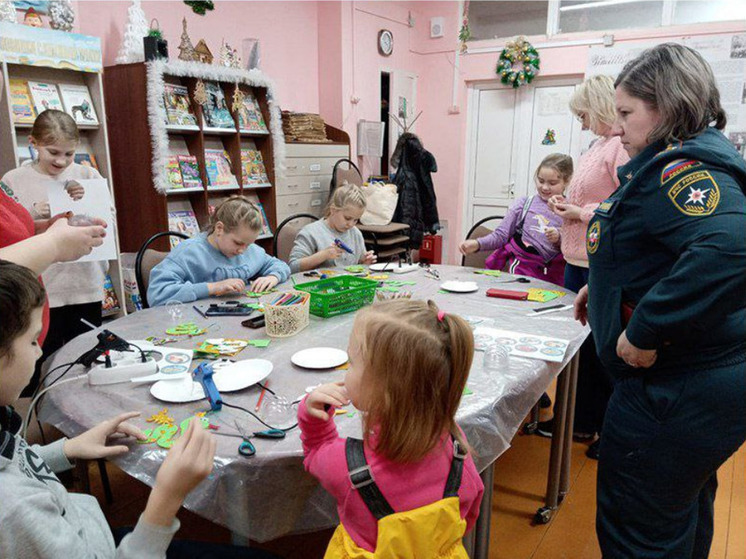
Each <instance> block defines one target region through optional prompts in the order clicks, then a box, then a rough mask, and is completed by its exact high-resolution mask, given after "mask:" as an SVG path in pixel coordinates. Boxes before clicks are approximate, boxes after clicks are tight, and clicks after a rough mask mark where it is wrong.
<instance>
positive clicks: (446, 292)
mask: <svg viewBox="0 0 746 559" xmlns="http://www.w3.org/2000/svg"><path fill="white" fill-rule="evenodd" d="M438 293H442V294H443V295H448V291H444V290H442V289H439V290H438Z"/></svg>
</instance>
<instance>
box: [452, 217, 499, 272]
mask: <svg viewBox="0 0 746 559" xmlns="http://www.w3.org/2000/svg"><path fill="white" fill-rule="evenodd" d="M493 219H502V216H500V215H491V216H488V217H485V218H484V219H480V220H479V221H477V222H476V223H475V224H474V225H473V226H472V228H471V229H469V233H468V234H467V235H466V240H467V241H468V240H470V239H478V238H480V237H484V236H485V235H489V234H490V233H492V231H494V229H490V228H489V227H485V226H484V225H483V224H484V223H487V222H488V221H492V220H493ZM489 255H490V253H489V251H486V250H485V251H479V252H474V253H472V254H467V255H465V256H462V257H461V265H462V266H468V267H469V268H484V263H485V262H486V261H487V257H488V256H489Z"/></svg>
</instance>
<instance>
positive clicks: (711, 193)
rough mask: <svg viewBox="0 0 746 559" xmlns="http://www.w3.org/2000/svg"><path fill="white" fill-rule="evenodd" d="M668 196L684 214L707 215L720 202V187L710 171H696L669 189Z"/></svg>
mask: <svg viewBox="0 0 746 559" xmlns="http://www.w3.org/2000/svg"><path fill="white" fill-rule="evenodd" d="M668 198H669V199H670V200H671V202H673V205H674V206H676V209H677V210H679V211H680V212H681V213H683V214H684V215H690V216H695V217H696V216H706V215H710V214H711V213H712V212H714V211H715V208H717V207H718V204H719V203H720V188H719V187H718V184H717V182H715V179H714V178H713V177H712V175H711V174H710V173H709V171H696V172H694V173H691V174H689V175H687V176H685V177H684V178H682V179H680V180H679V181H677V182H676V183H675V184H674V185H673V186H672V187H671V188H669V189H668Z"/></svg>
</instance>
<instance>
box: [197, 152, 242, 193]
mask: <svg viewBox="0 0 746 559" xmlns="http://www.w3.org/2000/svg"><path fill="white" fill-rule="evenodd" d="M205 167H206V168H207V169H206V170H207V179H208V183H209V186H238V181H237V180H236V177H235V175H234V174H233V170H232V169H231V164H230V158H229V156H228V154H227V153H226V152H225V150H221V149H206V150H205Z"/></svg>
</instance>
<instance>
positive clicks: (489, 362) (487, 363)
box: [482, 343, 510, 373]
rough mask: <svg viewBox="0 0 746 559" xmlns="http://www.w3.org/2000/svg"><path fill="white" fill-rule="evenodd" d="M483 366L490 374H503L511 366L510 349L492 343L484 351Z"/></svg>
mask: <svg viewBox="0 0 746 559" xmlns="http://www.w3.org/2000/svg"><path fill="white" fill-rule="evenodd" d="M482 366H483V368H484V370H485V371H487V372H490V373H495V372H502V371H505V370H507V369H508V367H509V366H510V349H509V348H507V347H506V346H504V345H502V344H497V343H492V344H490V345H488V346H487V347H486V348H485V349H484V356H483V358H482Z"/></svg>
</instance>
